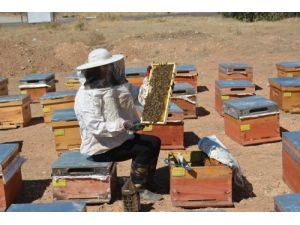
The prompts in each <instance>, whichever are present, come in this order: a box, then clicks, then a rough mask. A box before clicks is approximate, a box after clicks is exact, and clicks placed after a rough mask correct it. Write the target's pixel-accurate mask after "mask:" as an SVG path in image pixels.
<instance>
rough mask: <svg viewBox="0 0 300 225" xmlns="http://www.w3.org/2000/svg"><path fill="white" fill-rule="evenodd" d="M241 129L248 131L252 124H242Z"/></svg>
mask: <svg viewBox="0 0 300 225" xmlns="http://www.w3.org/2000/svg"><path fill="white" fill-rule="evenodd" d="M240 129H241V131H247V130H250V129H251V126H250V124H242V125H241V127H240Z"/></svg>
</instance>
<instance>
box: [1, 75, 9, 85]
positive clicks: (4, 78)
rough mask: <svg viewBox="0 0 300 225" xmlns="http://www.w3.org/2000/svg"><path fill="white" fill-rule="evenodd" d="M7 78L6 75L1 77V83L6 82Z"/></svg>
mask: <svg viewBox="0 0 300 225" xmlns="http://www.w3.org/2000/svg"><path fill="white" fill-rule="evenodd" d="M7 80H8V79H7V78H6V77H0V84H1V83H4V82H7Z"/></svg>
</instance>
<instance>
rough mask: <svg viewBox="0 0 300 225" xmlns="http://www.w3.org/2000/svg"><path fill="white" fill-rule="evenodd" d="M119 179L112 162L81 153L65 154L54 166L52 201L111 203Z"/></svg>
mask: <svg viewBox="0 0 300 225" xmlns="http://www.w3.org/2000/svg"><path fill="white" fill-rule="evenodd" d="M116 177H117V170H116V164H115V163H113V162H95V161H93V160H91V159H88V158H87V157H86V156H84V155H82V154H80V152H79V151H71V152H64V153H63V154H62V155H61V156H60V157H59V159H58V160H56V161H54V162H53V164H52V185H53V198H54V199H55V200H75V199H76V200H80V201H85V202H86V203H102V202H110V201H111V199H112V194H114V193H115V187H116Z"/></svg>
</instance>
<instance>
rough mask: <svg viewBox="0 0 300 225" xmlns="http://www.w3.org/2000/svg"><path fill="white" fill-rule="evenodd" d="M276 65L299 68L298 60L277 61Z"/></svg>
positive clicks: (299, 62)
mask: <svg viewBox="0 0 300 225" xmlns="http://www.w3.org/2000/svg"><path fill="white" fill-rule="evenodd" d="M276 66H280V67H284V68H297V67H299V68H300V61H286V62H279V63H277V64H276Z"/></svg>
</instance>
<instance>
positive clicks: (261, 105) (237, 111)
mask: <svg viewBox="0 0 300 225" xmlns="http://www.w3.org/2000/svg"><path fill="white" fill-rule="evenodd" d="M223 104H224V129H225V134H226V135H227V136H229V137H230V138H231V139H232V140H234V141H236V142H237V143H239V144H241V145H252V144H259V143H267V142H274V141H279V140H281V138H280V126H279V111H278V106H277V104H276V103H275V102H273V101H271V100H269V99H266V98H264V97H262V96H250V97H245V98H238V99H232V100H227V101H225V102H224V103H223Z"/></svg>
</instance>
